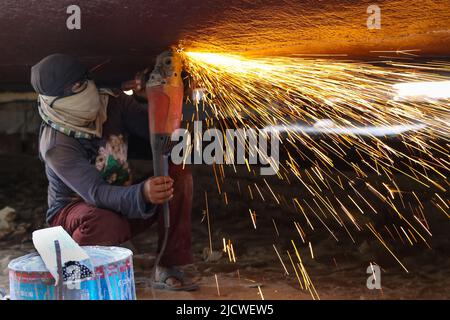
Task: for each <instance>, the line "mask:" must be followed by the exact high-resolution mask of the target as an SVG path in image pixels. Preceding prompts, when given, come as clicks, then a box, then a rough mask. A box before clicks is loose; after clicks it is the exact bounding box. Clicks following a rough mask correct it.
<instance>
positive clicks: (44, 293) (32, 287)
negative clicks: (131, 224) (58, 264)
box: [8, 246, 136, 300]
mask: <svg viewBox="0 0 450 320" xmlns="http://www.w3.org/2000/svg"><path fill="white" fill-rule="evenodd" d="M82 248H83V249H84V250H85V251H86V253H87V254H88V255H89V257H90V259H91V261H92V264H93V266H94V270H95V272H94V274H93V276H91V277H87V278H82V279H81V280H78V281H76V282H70V281H69V282H66V283H65V284H64V286H63V299H64V300H136V289H135V284H134V272H133V258H132V256H133V253H132V252H131V251H130V250H128V249H125V248H119V247H100V246H85V247H82ZM8 268H9V283H10V296H11V300H56V299H57V297H56V287H55V279H54V278H53V277H52V275H51V274H50V272H48V270H47V268H46V267H45V265H44V262H43V261H42V259H41V257H40V256H39V254H38V253H37V252H35V253H30V254H27V255H25V256H22V257H20V258H17V259H14V260H12V261H11V262H10V263H9V265H8ZM72 269H73V268H72Z"/></svg>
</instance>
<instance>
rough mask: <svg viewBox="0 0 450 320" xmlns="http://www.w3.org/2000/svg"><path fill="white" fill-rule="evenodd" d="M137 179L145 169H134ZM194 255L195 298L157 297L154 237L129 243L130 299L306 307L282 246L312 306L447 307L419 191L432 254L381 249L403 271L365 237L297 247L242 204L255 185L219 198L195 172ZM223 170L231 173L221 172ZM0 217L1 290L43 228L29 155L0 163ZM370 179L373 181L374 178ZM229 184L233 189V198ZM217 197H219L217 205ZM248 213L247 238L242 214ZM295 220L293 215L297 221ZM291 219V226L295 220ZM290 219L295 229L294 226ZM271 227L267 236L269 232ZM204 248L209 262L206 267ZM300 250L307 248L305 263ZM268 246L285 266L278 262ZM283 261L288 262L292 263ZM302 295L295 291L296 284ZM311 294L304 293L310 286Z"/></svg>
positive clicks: (434, 219)
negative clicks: (419, 302) (5, 215)
mask: <svg viewBox="0 0 450 320" xmlns="http://www.w3.org/2000/svg"><path fill="white" fill-rule="evenodd" d="M135 166H137V168H138V169H140V170H141V171H142V172H145V171H146V168H147V167H148V164H146V163H136V164H135ZM193 171H194V183H195V195H194V207H193V250H194V255H195V264H194V265H191V266H188V267H187V268H186V270H187V271H188V273H189V274H191V275H194V276H196V277H198V281H199V284H200V290H198V291H195V292H179V293H173V292H170V293H168V292H162V291H153V290H152V289H150V287H149V279H150V272H151V268H152V264H153V261H154V258H155V257H154V255H153V252H154V250H155V242H156V236H155V229H150V230H149V231H148V233H146V234H143V235H141V236H139V237H138V238H136V239H134V240H133V242H132V245H133V251H134V268H135V280H136V290H137V296H138V299H154V298H156V299H238V300H239V299H261V298H265V299H312V296H311V294H310V292H308V290H305V288H303V289H302V288H300V285H299V282H298V279H297V277H296V275H295V271H294V269H293V267H292V265H291V263H290V262H289V257H288V255H287V253H286V251H287V250H289V251H290V254H293V255H295V253H294V251H293V248H292V244H291V240H293V241H294V242H295V244H296V246H297V248H298V250H299V253H300V255H301V258H302V262H303V264H304V267H305V269H306V271H307V273H308V275H309V277H310V279H311V282H312V283H313V285H314V287H315V289H316V291H317V294H318V296H319V297H320V299H449V298H450V237H449V236H448V235H449V231H450V224H449V221H448V218H447V217H445V215H443V214H442V213H439V212H437V211H436V210H435V209H433V207H432V206H430V205H429V200H427V199H428V197H430V195H428V194H427V191H426V190H418V192H420V193H419V194H420V195H421V197H423V203H424V206H425V212H426V213H427V218H428V219H429V223H430V229H431V230H432V232H433V237H431V238H427V241H428V243H429V244H430V247H431V248H428V247H427V246H426V245H423V244H421V243H420V242H419V243H414V245H409V244H408V243H401V242H400V240H398V239H397V240H395V241H392V242H390V246H391V247H392V248H393V249H394V250H393V251H395V254H396V256H397V257H398V258H399V259H400V261H401V263H402V264H403V265H404V266H405V267H406V268H407V270H408V272H406V271H405V270H404V269H403V268H402V267H401V266H400V264H399V263H398V262H397V261H396V260H395V259H394V258H393V257H392V256H391V255H390V254H389V253H388V252H387V250H386V249H385V248H384V247H383V246H382V245H381V244H380V242H378V241H377V240H376V239H375V238H374V236H373V235H371V234H370V232H368V231H364V230H363V231H360V232H353V231H354V230H353V231H352V234H353V235H354V241H355V242H353V241H352V240H351V239H350V238H349V237H348V235H346V232H345V230H333V232H334V233H333V234H334V235H335V236H336V237H337V238H338V239H339V241H336V240H335V239H334V238H333V237H332V235H331V234H330V233H329V232H327V230H326V228H324V227H320V224H315V225H316V228H315V231H314V232H310V233H309V232H308V234H307V237H306V241H305V243H303V242H302V240H301V238H300V237H299V234H298V233H297V231H296V229H295V226H294V225H293V223H292V221H293V220H292V218H293V216H292V215H293V213H292V212H290V211H289V210H287V209H285V208H283V207H280V206H279V205H277V204H274V203H273V202H271V201H268V200H267V199H268V198H269V197H270V194H269V193H264V192H263V193H262V194H263V195H265V198H266V201H261V199H257V198H256V197H255V199H253V200H251V199H249V198H248V195H246V194H244V193H241V190H242V189H243V188H245V184H252V183H254V182H255V181H257V180H256V178H252V177H250V176H249V175H246V174H245V173H242V172H240V171H238V174H235V175H234V176H232V175H230V177H229V178H227V180H226V183H224V184H223V185H222V190H221V191H222V194H221V195H219V193H218V192H217V188H216V181H215V179H214V175H213V174H212V168H211V167H194V168H193ZM230 171H231V170H230ZM0 176H1V180H0V209H2V208H4V207H6V206H9V207H11V208H13V209H15V210H16V217H15V219H14V221H13V222H11V223H12V224H14V228H13V230H12V231H9V232H6V231H4V232H3V233H0V288H4V289H6V291H8V286H9V284H8V270H7V265H8V263H9V261H10V260H11V259H13V258H15V257H18V256H21V255H24V254H26V253H28V252H30V251H32V250H33V246H32V243H31V232H32V231H33V230H35V229H37V228H42V227H44V224H43V221H44V212H45V210H46V186H47V182H46V179H45V176H44V173H43V169H42V165H41V164H40V163H39V161H38V160H37V159H36V158H34V157H30V156H11V155H0ZM374 179H375V178H374ZM237 182H239V186H240V189H241V190H238V188H237V187H236V186H237ZM276 187H277V192H280V193H285V194H286V196H287V197H288V196H290V195H292V193H301V187H300V186H297V185H291V186H283V184H279V185H277V186H276ZM205 191H206V192H207V197H208V213H209V217H210V230H211V232H210V233H209V232H208V224H207V219H206V217H205V212H206V205H205ZM224 192H225V193H226V194H227V197H226V200H224ZM249 208H251V209H252V210H255V211H256V212H257V220H256V225H257V228H256V229H255V228H254V226H253V222H252V219H251V218H250V215H249V211H248V209H249ZM378 209H380V210H378V211H379V215H378V216H376V217H374V218H373V219H372V222H373V223H374V224H375V225H380V226H381V225H383V223H386V221H387V220H386V215H388V211H387V210H383V208H382V207H380V208H378ZM297 214H298V213H297ZM294 218H295V217H294ZM294 220H298V221H301V219H300V217H298V219H297V218H295V219H294ZM275 226H276V229H275ZM210 238H211V244H212V249H213V251H214V252H216V255H217V257H216V258H217V259H212V260H214V261H205V253H204V252H208V251H209V250H210V242H209V239H210ZM224 238H225V239H226V240H228V239H230V240H231V241H232V244H233V248H234V252H235V256H236V262H230V259H229V257H228V254H226V253H223V254H222V257H220V254H219V252H221V251H222V249H223V239H224ZM309 243H311V244H312V249H313V253H314V258H312V256H311V251H310V248H309ZM274 246H275V247H276V248H277V250H278V252H279V253H280V256H281V258H282V260H283V262H284V264H285V266H286V270H287V272H288V273H289V274H286V271H285V270H284V267H283V265H282V264H281V262H280V259H279V258H278V256H277V254H276V252H275V250H274ZM292 258H294V259H295V256H293V257H292ZM370 263H376V264H377V265H379V266H380V267H381V286H382V289H381V290H369V289H368V288H367V287H366V281H367V278H368V277H369V276H370V275H369V274H367V273H366V269H367V267H368V266H369V265H370ZM302 285H303V286H304V283H303V282H302ZM310 288H311V287H310Z"/></svg>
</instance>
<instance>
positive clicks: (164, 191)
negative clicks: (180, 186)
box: [143, 176, 173, 204]
mask: <svg viewBox="0 0 450 320" xmlns="http://www.w3.org/2000/svg"><path fill="white" fill-rule="evenodd" d="M143 192H144V198H145V201H146V202H150V203H154V204H161V203H165V202H167V201H169V200H170V199H172V198H173V179H172V178H171V177H168V176H167V177H151V178H149V179H147V181H145V184H144V191H143Z"/></svg>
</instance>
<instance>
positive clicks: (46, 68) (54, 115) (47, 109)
mask: <svg viewBox="0 0 450 320" xmlns="http://www.w3.org/2000/svg"><path fill="white" fill-rule="evenodd" d="M87 74H88V72H87V68H86V66H84V65H83V64H82V63H81V62H79V61H78V60H77V59H75V58H74V57H71V56H68V55H63V54H54V55H51V56H48V57H46V58H44V59H43V60H42V61H40V62H39V63H38V64H36V65H35V66H33V67H32V69H31V84H32V86H33V88H34V89H35V90H36V91H37V92H38V93H39V101H38V104H39V114H40V115H41V118H42V119H43V120H44V121H45V122H46V123H47V124H48V125H50V126H51V127H52V128H54V129H56V130H58V131H60V132H62V133H64V134H66V135H69V136H72V137H75V138H86V139H91V138H94V137H101V136H102V127H103V123H104V122H105V121H106V107H107V105H108V97H109V96H108V94H107V93H108V92H103V91H102V92H100V93H99V90H98V89H97V87H96V86H95V83H94V82H93V81H92V80H88V77H87ZM85 81H87V85H86V87H85V88H84V89H83V90H82V91H81V92H78V93H74V92H72V87H73V85H74V84H75V83H77V82H85Z"/></svg>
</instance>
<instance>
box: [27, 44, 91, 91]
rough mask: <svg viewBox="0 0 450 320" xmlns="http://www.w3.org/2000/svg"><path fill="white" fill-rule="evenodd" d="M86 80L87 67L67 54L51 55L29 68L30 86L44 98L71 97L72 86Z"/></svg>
mask: <svg viewBox="0 0 450 320" xmlns="http://www.w3.org/2000/svg"><path fill="white" fill-rule="evenodd" d="M87 78H88V69H87V67H86V66H85V65H84V64H83V63H81V62H80V61H79V60H78V59H76V58H75V57H72V56H70V55H67V54H60V53H56V54H52V55H50V56H48V57H45V58H44V59H42V60H41V61H40V62H38V63H37V64H36V65H34V66H33V67H32V68H31V85H32V86H33V88H34V90H35V91H36V92H37V93H39V94H43V95H46V96H53V97H61V96H66V95H71V94H72V92H71V88H72V86H73V85H74V84H75V83H76V82H79V81H84V80H86V79H87Z"/></svg>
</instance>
